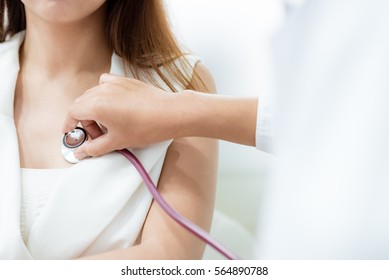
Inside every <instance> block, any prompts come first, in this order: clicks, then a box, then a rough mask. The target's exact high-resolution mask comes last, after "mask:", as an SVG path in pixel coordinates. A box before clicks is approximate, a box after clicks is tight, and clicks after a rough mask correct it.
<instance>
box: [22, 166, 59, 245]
mask: <svg viewBox="0 0 389 280" xmlns="http://www.w3.org/2000/svg"><path fill="white" fill-rule="evenodd" d="M20 170H21V187H22V190H21V204H20V232H21V234H22V238H23V241H24V243H25V244H27V242H28V237H29V235H30V231H31V228H32V226H33V225H34V223H35V221H36V220H37V219H38V218H39V216H40V214H41V213H42V211H43V209H44V208H45V206H46V204H47V201H48V200H49V199H50V196H51V194H52V193H53V190H54V185H55V184H56V183H57V181H58V179H59V178H60V177H61V176H62V175H63V174H64V173H65V170H66V169H29V168H21V169H20Z"/></svg>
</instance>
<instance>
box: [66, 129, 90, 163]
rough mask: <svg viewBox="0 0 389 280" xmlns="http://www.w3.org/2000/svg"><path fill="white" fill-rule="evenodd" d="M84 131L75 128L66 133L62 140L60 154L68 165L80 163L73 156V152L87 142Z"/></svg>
mask: <svg viewBox="0 0 389 280" xmlns="http://www.w3.org/2000/svg"><path fill="white" fill-rule="evenodd" d="M87 138H88V137H87V133H86V131H85V129H83V128H81V127H76V128H75V129H73V130H72V131H70V132H68V133H66V134H65V135H64V136H63V138H62V147H61V152H62V156H63V158H64V159H65V160H66V161H67V162H70V163H79V162H80V161H79V160H78V159H77V158H76V157H75V156H74V152H75V151H76V150H77V148H79V147H80V146H81V145H82V144H84V142H85V141H86V140H87Z"/></svg>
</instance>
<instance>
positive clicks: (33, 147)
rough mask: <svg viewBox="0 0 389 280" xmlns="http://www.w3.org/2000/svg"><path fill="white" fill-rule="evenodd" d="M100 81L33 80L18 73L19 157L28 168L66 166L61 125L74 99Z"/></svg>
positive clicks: (15, 108) (67, 165)
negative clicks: (63, 156)
mask: <svg viewBox="0 0 389 280" xmlns="http://www.w3.org/2000/svg"><path fill="white" fill-rule="evenodd" d="M96 83H97V81H96V80H94V79H85V80H82V81H81V80H80V79H77V80H76V81H74V80H73V81H62V80H57V81H43V80H41V81H31V80H26V79H23V77H22V76H19V78H18V81H17V85H16V89H15V99H14V118H15V125H16V129H17V134H18V144H19V158H20V164H21V167H25V168H41V169H42V168H43V169H51V168H66V167H69V166H70V164H69V163H67V162H66V161H65V160H64V159H63V158H62V154H61V140H62V136H63V134H62V132H61V129H62V125H63V122H64V120H65V116H66V114H67V111H68V110H69V108H70V106H71V105H72V103H73V102H74V100H75V99H76V98H77V97H78V96H80V95H82V94H83V93H84V92H85V90H87V89H88V88H90V87H92V86H94V85H95V84H96Z"/></svg>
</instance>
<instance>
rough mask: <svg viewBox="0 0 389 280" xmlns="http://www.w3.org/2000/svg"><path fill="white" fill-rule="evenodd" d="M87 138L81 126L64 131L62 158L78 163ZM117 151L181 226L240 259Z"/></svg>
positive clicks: (125, 152) (133, 160)
mask: <svg viewBox="0 0 389 280" xmlns="http://www.w3.org/2000/svg"><path fill="white" fill-rule="evenodd" d="M87 140H88V134H87V132H86V131H85V129H83V128H81V127H76V128H75V129H74V130H72V131H70V132H68V133H66V134H65V135H64V136H63V138H62V147H61V152H62V155H63V157H64V159H65V160H66V161H68V162H70V163H73V164H74V163H78V162H80V161H79V160H78V159H77V158H76V157H75V156H74V152H75V151H76V150H77V149H78V148H79V147H80V146H81V145H82V144H84V143H85V142H86V141H87ZM117 152H118V153H120V154H122V155H123V156H125V157H126V158H127V159H128V160H129V161H130V162H131V163H132V164H133V165H134V167H135V168H136V170H137V171H138V172H139V174H140V175H141V177H142V178H143V180H144V182H145V184H146V186H147V188H148V190H149V191H150V193H151V195H152V196H153V198H154V200H155V201H156V202H157V203H158V204H159V206H161V208H162V209H163V210H164V211H165V212H166V213H167V214H168V215H169V216H170V217H171V218H172V219H173V220H175V221H176V222H177V223H178V224H180V225H181V226H183V227H184V228H185V229H187V230H188V231H189V232H191V233H192V234H193V235H195V236H197V237H198V238H200V239H201V240H202V241H204V242H205V243H207V244H208V245H210V246H211V247H212V248H214V249H215V250H216V251H218V252H219V253H220V254H222V255H223V256H225V257H226V258H227V259H230V260H236V259H240V258H239V256H237V255H236V254H235V253H233V252H231V251H230V250H228V249H227V248H225V247H224V246H223V245H221V244H220V243H219V242H217V241H216V240H214V239H213V238H212V237H211V236H210V235H209V234H208V233H207V232H206V231H204V230H203V229H202V228H200V227H198V226H197V225H195V224H193V223H192V222H190V221H189V220H188V219H186V218H185V217H183V216H181V215H180V214H178V213H177V212H176V211H174V210H173V209H172V208H171V207H170V205H169V204H167V203H166V201H165V200H164V199H163V197H162V196H161V195H160V194H159V192H158V189H157V188H156V187H155V185H154V183H153V181H152V180H151V178H150V176H149V174H148V173H147V171H146V170H145V168H144V167H143V165H142V164H141V162H140V161H139V160H138V159H137V157H136V156H135V155H134V154H133V153H132V152H130V151H129V150H127V149H123V150H117Z"/></svg>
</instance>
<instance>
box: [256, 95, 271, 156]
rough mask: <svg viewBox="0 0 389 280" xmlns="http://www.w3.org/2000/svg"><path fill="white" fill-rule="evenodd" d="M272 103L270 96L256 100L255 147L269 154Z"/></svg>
mask: <svg viewBox="0 0 389 280" xmlns="http://www.w3.org/2000/svg"><path fill="white" fill-rule="evenodd" d="M271 118H272V102H271V97H270V96H260V97H259V98H258V113H257V128H256V137H255V145H256V147H257V149H258V150H261V151H264V152H270V151H271V150H272V147H271V142H272V141H271V140H272V120H271Z"/></svg>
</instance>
